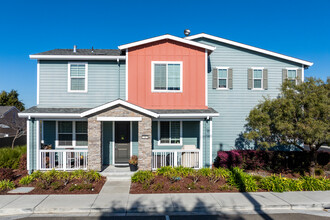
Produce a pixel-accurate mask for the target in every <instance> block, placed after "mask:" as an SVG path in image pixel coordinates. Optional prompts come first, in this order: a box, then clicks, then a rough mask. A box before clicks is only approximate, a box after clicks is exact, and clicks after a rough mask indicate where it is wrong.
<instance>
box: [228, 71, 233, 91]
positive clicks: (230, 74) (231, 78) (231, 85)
mask: <svg viewBox="0 0 330 220" xmlns="http://www.w3.org/2000/svg"><path fill="white" fill-rule="evenodd" d="M228 88H229V89H232V88H233V69H232V68H229V69H228Z"/></svg>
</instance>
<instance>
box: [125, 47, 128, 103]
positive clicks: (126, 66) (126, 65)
mask: <svg viewBox="0 0 330 220" xmlns="http://www.w3.org/2000/svg"><path fill="white" fill-rule="evenodd" d="M125 68H126V69H125V70H126V101H127V100H128V49H126V64H125Z"/></svg>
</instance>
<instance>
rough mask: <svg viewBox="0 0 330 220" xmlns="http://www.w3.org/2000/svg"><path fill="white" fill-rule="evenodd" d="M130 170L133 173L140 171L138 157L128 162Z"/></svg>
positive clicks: (134, 156)
mask: <svg viewBox="0 0 330 220" xmlns="http://www.w3.org/2000/svg"><path fill="white" fill-rule="evenodd" d="M128 163H129V168H130V170H131V171H137V169H138V157H137V156H136V155H133V156H131V159H130V160H129V161H128Z"/></svg>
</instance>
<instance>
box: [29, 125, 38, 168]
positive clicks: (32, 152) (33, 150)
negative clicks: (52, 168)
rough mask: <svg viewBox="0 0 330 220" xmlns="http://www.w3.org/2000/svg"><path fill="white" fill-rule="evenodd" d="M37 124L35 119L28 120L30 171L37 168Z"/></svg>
mask: <svg viewBox="0 0 330 220" xmlns="http://www.w3.org/2000/svg"><path fill="white" fill-rule="evenodd" d="M36 125H37V123H36V121H35V120H34V119H31V120H28V126H29V131H30V134H29V139H30V140H29V142H30V143H29V152H28V153H29V166H30V170H35V169H36V168H37V126H36Z"/></svg>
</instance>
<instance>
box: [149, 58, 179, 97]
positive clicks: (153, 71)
mask: <svg viewBox="0 0 330 220" xmlns="http://www.w3.org/2000/svg"><path fill="white" fill-rule="evenodd" d="M155 64H166V65H168V64H180V90H168V89H167V88H166V89H165V90H160V89H155V87H154V84H155V82H154V79H155ZM182 77H183V62H182V61H151V92H166V93H167V92H169V93H178V92H179V93H180V92H182V91H183V88H182V84H183V83H182V82H183V78H182ZM167 85H168V68H166V86H167Z"/></svg>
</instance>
